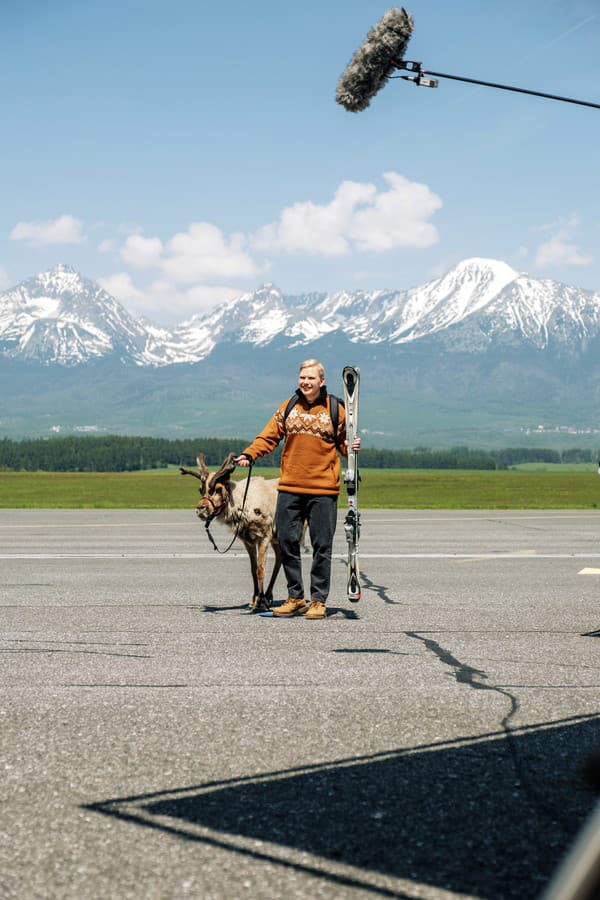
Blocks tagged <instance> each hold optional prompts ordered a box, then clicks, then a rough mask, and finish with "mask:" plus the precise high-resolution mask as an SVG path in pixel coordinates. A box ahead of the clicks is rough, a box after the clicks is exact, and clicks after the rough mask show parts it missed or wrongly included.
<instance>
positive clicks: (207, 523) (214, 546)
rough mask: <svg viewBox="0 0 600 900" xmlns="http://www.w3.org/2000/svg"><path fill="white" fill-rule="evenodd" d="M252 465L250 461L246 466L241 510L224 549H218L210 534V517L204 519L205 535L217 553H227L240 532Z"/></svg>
mask: <svg viewBox="0 0 600 900" xmlns="http://www.w3.org/2000/svg"><path fill="white" fill-rule="evenodd" d="M253 465H254V463H253V462H250V465H249V466H248V477H247V478H246V487H245V488H244V499H243V500H242V508H241V510H240V515H239V518H238V523H237V527H236V529H235V534H234V535H233V537H232V539H231V543H230V544H229V546H228V547H226V549H225V550H219V548H218V547H217V544H216V542H215V539H214V537H213V536H212V534H211V533H210V523H211V521H212V519H207V520H206V524H205V526H204V527H205V528H206V533H207V535H208V538H209V540H210V542H211V544H212V545H213V550H216V551H217V553H229V551H230V550H231V548H232V547H233V545H234V544H235V542H236V540H237V537H238V535H239V533H240V526H241V524H242V516H243V515H244V509H245V508H246V497H247V496H248V488H249V487H250V476H251V475H252V466H253Z"/></svg>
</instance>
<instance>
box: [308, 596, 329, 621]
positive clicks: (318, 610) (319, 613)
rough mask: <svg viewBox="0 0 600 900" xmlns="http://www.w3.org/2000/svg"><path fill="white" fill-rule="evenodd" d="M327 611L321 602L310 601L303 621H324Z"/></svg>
mask: <svg viewBox="0 0 600 900" xmlns="http://www.w3.org/2000/svg"><path fill="white" fill-rule="evenodd" d="M326 617H327V610H326V609H325V604H324V603H323V601H322V600H311V601H310V606H309V607H308V611H307V613H306V615H305V616H304V618H305V619H325V618H326Z"/></svg>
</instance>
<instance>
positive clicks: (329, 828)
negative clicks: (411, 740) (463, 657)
mask: <svg viewBox="0 0 600 900" xmlns="http://www.w3.org/2000/svg"><path fill="white" fill-rule="evenodd" d="M599 747H600V714H596V715H591V716H578V717H574V718H570V719H563V720H559V721H556V722H547V723H542V724H539V725H535V726H530V727H524V728H520V729H516V728H515V729H511V730H510V731H502V732H494V733H490V734H483V735H480V736H474V737H467V738H464V739H459V740H453V741H445V742H440V743H435V744H429V745H423V746H417V747H413V748H401V749H398V750H393V751H390V752H387V753H380V754H374V755H372V756H364V757H356V758H350V759H342V760H337V761H335V762H332V763H325V764H317V765H314V766H308V767H304V768H301V769H291V770H287V771H279V772H272V773H269V774H267V775H257V776H255V777H248V778H241V779H232V780H229V781H222V782H211V783H207V784H203V785H193V786H189V787H184V788H181V789H180V790H175V791H159V792H156V793H153V794H145V795H140V796H134V797H124V798H116V799H112V800H107V801H104V802H101V803H93V804H90V805H88V806H86V807H85V808H86V809H88V810H93V811H95V812H99V813H103V814H105V815H108V816H114V817H117V818H120V819H125V820H128V821H130V822H135V823H137V824H140V825H144V826H147V827H151V828H154V829H159V830H161V831H163V832H166V833H168V834H171V835H176V836H178V837H180V838H183V839H187V840H192V841H201V842H203V843H205V844H209V845H212V846H218V847H221V848H226V849H229V850H231V851H233V852H237V853H240V854H245V855H246V856H250V857H252V858H254V859H258V860H268V861H269V862H270V863H271V864H273V863H276V864H279V865H281V866H284V867H287V868H293V869H296V870H299V871H301V872H303V873H305V874H307V875H314V876H316V877H318V878H319V879H325V880H328V881H330V882H331V883H335V884H345V885H352V886H354V887H362V888H364V889H367V890H369V891H371V892H372V893H373V894H375V895H377V894H378V895H380V896H393V897H403V896H406V895H405V894H404V893H402V890H401V889H400V892H398V891H397V890H394V889H392V888H391V887H390V886H389V884H390V883H389V882H387V884H386V878H388V879H389V878H391V879H406V880H408V881H411V882H416V883H417V884H419V883H425V884H428V885H431V886H433V887H437V888H440V889H445V890H450V891H455V892H457V893H460V894H468V895H475V896H477V897H483V898H486V900H508V898H528V900H530V898H533V897H536V896H537V895H538V894H539V893H540V891H541V890H542V889H543V887H544V885H545V884H546V883H547V881H548V880H549V878H550V876H551V875H552V873H553V871H554V869H555V868H556V866H557V864H558V862H559V860H560V858H561V857H562V855H563V853H564V852H565V850H566V849H567V848H568V847H569V845H570V844H571V842H572V840H573V838H574V836H575V834H576V832H577V831H578V829H579V827H580V826H581V824H582V822H583V820H584V818H585V817H586V816H587V815H588V813H590V811H591V810H592V807H593V805H594V798H593V795H592V793H591V791H590V790H589V789H588V788H587V787H586V785H585V782H584V779H583V777H582V774H581V772H582V767H583V766H584V764H585V761H586V759H587V758H588V757H589V756H590V754H591V753H593V752H594V751H597V750H598V748H599ZM258 842H260V843H258ZM306 854H310V856H306ZM311 857H312V858H311ZM349 867H351V868H349ZM382 876H384V878H382ZM399 887H400V886H399ZM404 889H405V890H406V885H405V888H404Z"/></svg>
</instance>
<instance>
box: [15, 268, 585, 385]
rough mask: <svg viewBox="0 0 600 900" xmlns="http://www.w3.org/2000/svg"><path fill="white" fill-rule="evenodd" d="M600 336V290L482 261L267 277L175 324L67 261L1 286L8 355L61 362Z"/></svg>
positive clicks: (535, 342) (564, 343) (571, 341)
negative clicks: (427, 272) (417, 277)
mask: <svg viewBox="0 0 600 900" xmlns="http://www.w3.org/2000/svg"><path fill="white" fill-rule="evenodd" d="M599 333H600V292H590V291H583V290H580V289H577V288H574V287H569V286H567V285H564V284H561V283H559V282H555V281H551V280H548V279H544V280H540V279H534V278H531V277H530V276H528V275H525V274H520V273H518V272H516V271H515V270H513V269H512V268H511V267H510V266H508V265H507V264H506V263H504V262H501V261H498V260H491V259H479V258H472V259H467V260H463V261H462V262H460V263H459V264H458V265H457V266H455V267H454V268H453V269H451V270H450V271H449V272H447V273H446V274H445V275H443V276H442V277H441V278H437V279H435V280H433V281H430V282H428V283H427V284H425V285H422V286H420V287H416V288H411V289H409V290H399V291H383V290H378V291H370V292H369V291H354V292H346V291H340V292H336V293H333V294H324V293H323V294H304V295H299V296H290V295H284V294H283V293H282V292H281V291H280V290H279V289H278V288H276V287H275V286H274V285H272V284H268V285H264V286H263V287H261V288H259V289H258V290H256V291H253V292H249V293H245V294H242V295H241V296H240V297H238V298H236V299H235V300H232V301H230V302H229V303H227V304H224V305H223V306H222V307H219V308H218V309H215V310H213V311H211V312H210V313H208V314H205V315H198V316H194V317H193V318H191V319H189V320H188V321H186V322H183V323H182V324H180V325H179V326H177V327H175V328H173V329H170V330H169V329H166V328H160V327H158V326H155V325H152V324H150V323H148V322H146V321H145V320H142V319H136V318H134V317H133V316H132V315H130V314H129V313H128V312H127V310H126V309H125V308H124V307H123V306H122V305H121V304H120V303H118V302H117V301H116V300H115V299H114V298H113V297H111V296H110V295H109V294H108V293H106V291H104V290H103V289H102V288H101V287H100V286H99V285H97V284H96V283H94V282H92V281H89V280H87V279H85V278H83V277H82V276H81V275H79V274H78V273H77V272H75V271H74V270H73V269H71V268H70V267H68V266H64V265H61V266H57V267H56V268H54V269H51V270H50V271H48V272H44V273H42V274H41V275H38V276H36V277H34V278H31V279H28V280H27V281H24V282H23V283H22V284H20V285H18V286H17V287H15V288H13V289H12V290H9V291H5V292H4V293H2V294H0V354H1V355H3V356H5V357H12V358H22V359H29V360H36V361H38V362H42V363H45V364H59V365H62V366H74V365H79V364H83V363H86V362H89V361H92V360H94V359H100V358H104V357H114V358H117V359H118V360H121V361H122V362H126V363H134V364H136V365H137V366H154V367H157V366H165V365H170V364H173V363H197V362H199V361H201V360H203V359H206V358H208V357H209V356H210V355H211V353H213V352H214V350H215V348H217V347H218V346H219V345H228V346H230V345H247V346H250V347H265V346H268V345H270V344H273V343H274V342H277V345H278V346H286V347H289V348H295V347H300V346H305V345H310V344H312V343H313V342H315V341H317V340H319V339H321V338H324V337H332V336H334V335H337V336H340V337H342V338H343V339H345V340H347V341H350V342H351V343H352V344H355V345H382V344H383V345H386V344H387V345H403V344H410V345H416V344H417V343H418V342H420V341H423V340H425V339H429V340H431V339H434V340H436V341H439V342H440V343H441V345H442V346H443V348H444V349H445V350H446V351H450V352H452V351H466V352H470V353H477V352H483V351H485V350H486V349H487V348H488V347H490V346H494V345H496V344H498V345H499V346H506V345H507V344H509V345H511V346H517V345H519V346H521V345H522V346H528V347H530V348H532V349H538V350H540V349H545V348H548V347H550V346H552V347H554V348H558V349H562V350H565V351H566V352H578V350H579V349H580V348H581V347H582V346H585V345H586V343H587V342H588V341H589V340H590V339H592V338H594V337H596V336H597V335H598V334H599Z"/></svg>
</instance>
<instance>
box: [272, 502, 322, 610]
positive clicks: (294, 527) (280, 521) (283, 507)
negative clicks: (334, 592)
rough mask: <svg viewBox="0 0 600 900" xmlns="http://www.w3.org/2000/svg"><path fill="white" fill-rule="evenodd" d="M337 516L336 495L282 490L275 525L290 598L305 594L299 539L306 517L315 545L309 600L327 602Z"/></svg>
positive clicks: (313, 545)
mask: <svg viewBox="0 0 600 900" xmlns="http://www.w3.org/2000/svg"><path fill="white" fill-rule="evenodd" d="M336 517H337V497H329V496H326V495H324V494H288V493H287V492H286V491H280V492H279V495H278V497H277V511H276V513H275V524H276V528H277V537H278V539H279V545H280V547H281V562H282V564H283V571H284V572H285V577H286V580H287V589H288V596H289V597H296V598H297V597H304V586H303V583H302V558H301V554H300V540H301V538H302V526H303V524H304V521H305V520H306V521H307V522H308V529H309V533H310V540H311V543H312V548H313V558H312V567H311V570H310V598H308V599H310V600H321V601H322V602H323V603H325V602H326V600H327V597H328V596H329V585H330V583H331V548H332V545H333V536H334V534H335V526H336Z"/></svg>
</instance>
